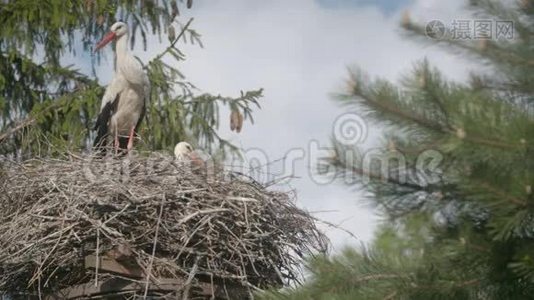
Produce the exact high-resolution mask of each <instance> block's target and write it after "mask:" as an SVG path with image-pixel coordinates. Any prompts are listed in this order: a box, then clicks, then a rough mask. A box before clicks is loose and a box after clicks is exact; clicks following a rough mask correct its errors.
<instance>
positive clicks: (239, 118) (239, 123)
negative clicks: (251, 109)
mask: <svg viewBox="0 0 534 300" xmlns="http://www.w3.org/2000/svg"><path fill="white" fill-rule="evenodd" d="M242 128H243V114H242V113H240V112H237V127H236V128H235V130H236V131H237V133H240V132H241V129H242Z"/></svg>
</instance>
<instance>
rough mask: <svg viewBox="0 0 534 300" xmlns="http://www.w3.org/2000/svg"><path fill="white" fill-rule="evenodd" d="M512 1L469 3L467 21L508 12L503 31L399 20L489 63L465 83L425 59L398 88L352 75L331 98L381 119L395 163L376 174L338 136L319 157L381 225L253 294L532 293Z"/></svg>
mask: <svg viewBox="0 0 534 300" xmlns="http://www.w3.org/2000/svg"><path fill="white" fill-rule="evenodd" d="M511 2H512V1H506V2H505V1H490V0H486V1H483V0H480V1H470V3H469V4H470V5H471V7H472V9H473V11H474V13H475V16H476V17H474V18H477V19H478V18H480V19H483V18H485V19H490V20H511V21H514V26H515V28H514V29H515V34H516V36H515V38H514V39H513V40H504V39H503V40H496V39H493V40H487V41H484V42H480V41H476V40H469V41H464V40H455V39H451V38H448V39H447V38H445V39H443V40H432V39H429V38H428V37H426V36H425V27H424V26H421V25H418V24H414V23H412V22H410V20H409V19H408V18H405V20H404V21H403V24H402V25H403V27H404V28H405V29H406V34H408V35H410V36H412V37H415V38H419V39H421V40H423V41H424V42H427V43H428V42H429V41H430V42H436V43H441V44H442V45H443V46H445V47H446V48H448V49H451V50H453V51H457V53H459V54H460V55H463V56H465V57H472V58H474V59H478V60H480V61H481V62H482V63H484V64H486V65H487V66H488V67H489V69H490V71H488V72H487V73H482V74H473V75H472V78H471V80H470V81H469V82H458V81H455V80H447V79H446V78H445V77H444V76H443V75H442V74H441V73H440V72H439V71H438V70H436V69H435V68H433V67H431V63H430V62H428V61H422V62H420V63H417V64H416V65H415V67H414V69H413V70H412V71H411V72H410V73H409V75H407V76H406V77H405V78H403V80H402V81H401V82H400V84H399V85H395V84H393V83H390V82H388V81H385V80H381V79H377V80H370V79H368V76H366V75H365V74H364V73H363V72H362V71H359V70H353V71H352V72H351V74H350V80H349V81H350V85H349V86H350V91H349V92H348V93H345V94H343V95H341V96H340V97H339V101H340V102H341V103H342V104H343V105H346V106H347V108H348V109H350V110H351V111H356V112H359V113H361V114H365V116H366V118H367V120H369V121H372V122H374V123H371V124H382V125H384V128H386V132H385V138H384V145H383V147H382V149H383V150H382V151H381V152H380V153H379V155H378V157H379V158H382V160H380V161H381V162H384V161H386V160H387V158H389V157H392V156H395V157H398V156H399V155H400V156H401V157H402V158H403V160H404V161H405V164H404V163H402V164H394V163H390V164H388V165H387V167H388V169H387V172H386V173H385V174H384V172H383V169H381V168H380V166H377V165H372V164H371V165H365V164H364V163H363V162H362V160H363V158H362V157H359V159H358V158H357V159H352V160H347V159H344V157H345V153H346V152H345V151H346V146H344V145H341V144H335V146H336V149H337V153H336V155H335V156H334V157H332V158H329V163H330V164H331V165H334V166H336V167H338V169H337V170H338V172H337V173H336V175H338V176H340V175H341V176H343V175H346V176H355V178H356V179H357V182H356V183H355V184H357V185H359V186H360V187H361V188H363V189H364V190H366V191H368V192H370V193H369V194H370V196H369V197H368V198H369V199H368V200H369V202H370V203H372V204H373V205H374V206H375V207H376V208H377V210H378V211H380V212H381V213H383V214H384V217H385V219H386V222H385V224H384V225H382V226H381V227H380V230H379V231H378V233H377V236H376V237H375V240H374V242H373V243H372V245H370V246H369V247H366V248H365V249H348V250H346V251H345V252H344V253H342V254H339V255H334V256H332V257H318V258H314V259H312V260H310V262H309V264H308V266H309V270H310V273H311V275H310V277H309V279H308V280H307V281H306V282H305V283H304V285H303V286H300V287H296V288H294V289H290V290H284V291H276V292H269V293H266V294H263V296H262V297H261V298H262V299H332V300H334V299H336V300H339V299H347V300H348V299H351V300H352V299H425V300H426V299H532V297H533V295H534V196H533V185H534V101H533V98H534V80H533V78H532V76H534V75H533V74H534V51H533V49H534V40H533V39H532V37H533V36H534V23H533V17H534V1H531V0H525V1H518V2H516V3H511ZM486 70H487V69H486ZM352 150H354V149H352ZM357 150H358V151H357V153H365V149H357ZM428 151H431V152H428ZM429 153H430V156H429V157H430V158H431V159H430V160H427V162H426V163H424V164H419V165H418V162H419V163H421V156H422V155H428V154H429ZM362 156H363V155H362ZM432 159H436V160H435V161H434V162H436V161H437V162H439V164H436V165H434V166H433V167H429V166H428V164H429V163H432ZM425 164H426V167H424V166H425ZM340 170H341V171H340ZM429 170H430V171H431V172H430V173H431V174H430V173H429V172H428V171H429ZM364 178H365V179H366V180H364Z"/></svg>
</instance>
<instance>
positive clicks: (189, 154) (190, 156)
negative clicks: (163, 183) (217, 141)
mask: <svg viewBox="0 0 534 300" xmlns="http://www.w3.org/2000/svg"><path fill="white" fill-rule="evenodd" d="M174 156H175V157H176V158H177V159H178V160H180V161H183V162H188V163H191V165H192V167H193V168H195V169H199V168H202V169H204V168H205V167H206V164H205V162H204V161H203V160H202V158H200V156H199V155H198V154H197V153H195V151H194V150H193V147H192V146H191V145H190V144H189V143H187V142H179V143H178V144H176V146H175V147H174Z"/></svg>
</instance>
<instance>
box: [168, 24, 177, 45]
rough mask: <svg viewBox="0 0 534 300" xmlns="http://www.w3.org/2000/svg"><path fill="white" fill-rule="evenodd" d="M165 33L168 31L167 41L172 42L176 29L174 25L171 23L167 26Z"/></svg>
mask: <svg viewBox="0 0 534 300" xmlns="http://www.w3.org/2000/svg"><path fill="white" fill-rule="evenodd" d="M167 31H168V32H167V33H168V37H169V41H170V42H171V43H172V42H174V40H175V39H176V31H175V29H174V26H172V25H169V28H167Z"/></svg>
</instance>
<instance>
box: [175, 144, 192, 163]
mask: <svg viewBox="0 0 534 300" xmlns="http://www.w3.org/2000/svg"><path fill="white" fill-rule="evenodd" d="M192 153H193V147H191V145H190V144H189V143H187V142H179V143H178V144H176V146H175V147H174V156H175V157H176V158H178V159H186V158H189V157H190V156H191V154H192Z"/></svg>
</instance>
